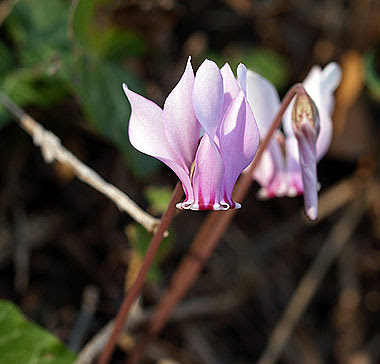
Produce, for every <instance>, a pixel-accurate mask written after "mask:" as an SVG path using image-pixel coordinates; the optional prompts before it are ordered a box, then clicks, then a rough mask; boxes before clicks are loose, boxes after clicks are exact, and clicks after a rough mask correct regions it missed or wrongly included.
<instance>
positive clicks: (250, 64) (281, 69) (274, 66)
mask: <svg viewBox="0 0 380 364" xmlns="http://www.w3.org/2000/svg"><path fill="white" fill-rule="evenodd" d="M207 58H210V59H212V60H213V61H215V62H216V63H217V65H218V66H219V67H222V66H223V65H224V63H225V62H228V63H229V64H230V65H231V68H232V69H233V70H236V67H237V66H238V64H239V63H243V64H244V65H245V66H246V67H247V68H248V69H251V70H253V71H255V72H257V73H259V74H260V75H262V76H264V77H265V78H266V79H268V80H269V81H270V82H271V83H272V84H273V85H274V86H275V87H276V88H277V89H282V88H283V87H285V86H286V84H287V82H288V75H289V64H288V62H287V60H286V58H284V57H283V56H281V55H280V54H279V53H277V52H275V51H273V50H272V49H268V48H248V49H247V48H244V49H237V50H236V51H235V53H234V54H232V55H231V56H228V57H222V56H221V55H220V54H218V53H215V52H208V53H207Z"/></svg>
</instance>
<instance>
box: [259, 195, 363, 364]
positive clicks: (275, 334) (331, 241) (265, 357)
mask: <svg viewBox="0 0 380 364" xmlns="http://www.w3.org/2000/svg"><path fill="white" fill-rule="evenodd" d="M364 212H365V204H364V202H363V200H362V199H361V198H357V199H356V200H355V201H354V202H353V203H352V204H351V205H350V206H349V207H348V208H347V210H346V211H345V213H344V214H343V216H342V217H341V219H340V220H339V221H338V223H337V224H336V225H335V226H334V228H333V229H332V231H331V234H330V236H329V238H328V239H327V240H326V241H325V243H324V245H323V246H322V248H321V250H320V251H319V254H318V255H317V257H316V258H315V260H314V262H313V264H312V265H311V266H310V268H309V269H308V271H307V272H306V274H305V275H304V276H303V278H302V279H301V281H300V283H299V284H298V286H297V288H296V290H295V292H294V294H293V296H292V298H291V299H290V302H289V303H288V305H287V307H286V309H285V311H284V314H283V316H282V317H281V319H280V321H279V322H278V323H277V325H276V326H275V328H274V329H273V331H272V334H271V336H270V338H269V340H268V344H267V346H266V348H265V349H264V352H263V354H262V355H261V357H260V358H259V360H258V361H257V364H273V363H275V362H276V361H277V360H278V358H279V357H280V355H281V353H282V351H283V350H284V348H285V345H286V343H287V342H288V340H289V338H290V336H291V335H292V333H293V330H294V328H295V327H296V325H297V324H298V322H299V320H300V318H301V317H302V314H303V313H304V312H305V309H306V308H307V306H308V305H309V303H310V301H311V299H312V298H313V296H314V294H315V292H316V290H317V288H318V287H319V285H320V283H321V282H322V280H323V278H324V277H325V275H326V273H327V271H328V269H329V268H330V267H331V265H332V263H333V262H334V260H335V259H336V258H337V257H338V255H339V254H340V252H341V251H342V249H343V247H344V246H345V244H346V243H347V241H349V239H350V238H351V236H352V234H353V233H354V232H355V230H356V227H357V226H358V224H359V222H360V221H361V218H362V216H363V214H364Z"/></svg>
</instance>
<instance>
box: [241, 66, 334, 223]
mask: <svg viewBox="0 0 380 364" xmlns="http://www.w3.org/2000/svg"><path fill="white" fill-rule="evenodd" d="M340 79H341V70H340V67H339V66H338V65H337V64H336V63H330V64H328V65H327V66H326V67H325V68H324V69H323V70H322V69H321V68H320V67H319V66H314V67H313V68H312V69H311V71H310V72H309V74H308V76H307V77H306V79H305V81H304V82H303V86H304V88H305V90H306V92H307V93H308V95H309V96H310V97H311V99H312V101H313V102H314V104H315V107H316V109H317V110H318V114H319V125H312V124H310V123H303V126H307V130H305V129H303V132H306V134H307V135H306V134H304V135H303V136H302V133H301V134H299V133H298V135H297V128H296V132H295V129H294V127H295V125H294V123H293V122H292V109H293V106H294V100H293V101H292V103H291V104H290V105H289V107H288V109H287V110H286V112H285V115H284V117H283V123H282V125H283V130H284V133H283V132H281V131H280V130H278V131H277V132H276V133H275V135H274V137H273V138H272V140H271V141H270V143H269V145H268V148H267V149H266V150H265V152H264V153H263V156H262V159H261V162H260V163H259V165H258V167H257V168H256V170H255V171H254V175H253V177H254V179H255V180H256V181H257V182H258V183H259V184H260V185H261V189H260V191H259V197H261V198H272V197H275V196H277V197H280V196H289V197H293V196H297V195H300V194H304V201H305V213H306V215H307V216H308V217H309V218H310V219H311V220H315V219H316V218H317V216H318V200H317V192H318V182H317V176H316V166H315V165H316V163H317V162H318V161H319V160H320V159H321V158H322V157H323V156H324V155H325V154H326V152H327V150H328V148H329V146H330V143H331V139H332V121H331V114H332V111H333V108H334V95H333V94H334V91H335V89H336V88H337V87H338V85H339V83H340ZM247 98H248V101H249V103H250V105H251V106H252V107H253V108H254V114H255V118H256V121H257V124H258V127H259V130H260V136H261V138H264V137H265V135H266V134H267V132H268V130H269V128H270V125H271V123H272V121H273V119H274V117H275V115H276V113H277V111H278V109H279V105H280V99H279V96H278V93H277V91H276V89H275V88H274V86H273V85H272V84H271V83H270V82H269V81H268V80H266V79H265V78H263V77H262V76H260V75H258V74H257V73H255V72H253V71H250V70H248V72H247ZM308 107H311V108H312V106H311V104H309V106H308ZM304 111H305V110H304ZM315 111H316V110H314V112H315ZM309 116H310V115H309ZM316 118H317V116H316V114H315V115H314V120H311V119H310V120H309V122H310V121H312V122H318V120H316ZM306 119H307V118H305V119H304V121H305V120H306ZM318 129H319V130H318ZM318 132H319V134H318ZM307 138H309V140H308V143H307V144H305V143H304V142H305V141H306V139H307ZM313 138H314V141H313ZM303 143H304V144H303ZM313 143H314V147H313ZM307 147H308V148H309V150H306V149H305V148H307ZM300 152H301V155H300ZM305 152H306V153H308V157H307V158H306V159H305V158H303V157H305V155H304V156H302V154H304V153H305ZM313 164H315V165H314V166H313ZM301 167H302V168H301ZM305 178H307V182H306V185H305ZM303 179H304V180H303Z"/></svg>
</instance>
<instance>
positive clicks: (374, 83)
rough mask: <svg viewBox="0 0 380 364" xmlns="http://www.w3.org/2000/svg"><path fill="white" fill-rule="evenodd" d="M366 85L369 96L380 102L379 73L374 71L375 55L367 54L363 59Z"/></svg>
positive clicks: (372, 53) (373, 53)
mask: <svg viewBox="0 0 380 364" xmlns="http://www.w3.org/2000/svg"><path fill="white" fill-rule="evenodd" d="M364 62H365V75H366V84H367V87H368V89H369V91H370V93H371V95H372V96H373V97H374V98H375V99H376V100H378V101H380V73H379V70H377V69H376V53H375V52H374V51H372V52H368V53H367V54H366V55H365V58H364Z"/></svg>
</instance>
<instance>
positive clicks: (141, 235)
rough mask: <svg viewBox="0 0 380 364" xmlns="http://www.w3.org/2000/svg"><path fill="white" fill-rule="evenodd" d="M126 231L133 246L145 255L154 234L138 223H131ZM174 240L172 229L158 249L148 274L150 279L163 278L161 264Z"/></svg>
mask: <svg viewBox="0 0 380 364" xmlns="http://www.w3.org/2000/svg"><path fill="white" fill-rule="evenodd" d="M125 233H126V234H127V238H128V241H129V243H130V244H131V246H132V247H133V248H134V249H136V250H137V252H138V253H139V254H140V255H141V256H142V257H144V256H145V253H146V251H147V249H148V247H149V243H150V241H151V239H152V235H151V234H150V233H148V232H147V231H146V230H145V229H144V228H143V227H142V226H141V225H140V224H137V223H132V224H129V225H128V226H127V227H126V229H125ZM173 242H174V235H173V232H172V231H170V233H169V236H168V237H166V238H164V240H163V241H162V243H161V246H160V247H159V249H158V252H157V255H156V257H155V260H154V262H153V264H152V266H151V268H150V270H149V272H148V275H147V278H148V280H151V281H155V280H159V279H161V276H162V274H161V270H160V266H159V264H160V262H162V261H163V260H164V258H165V257H166V256H167V254H168V252H169V250H170V247H171V246H172V244H173Z"/></svg>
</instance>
